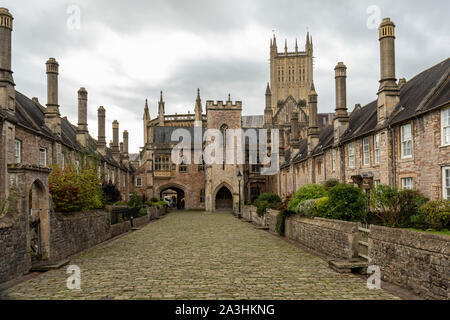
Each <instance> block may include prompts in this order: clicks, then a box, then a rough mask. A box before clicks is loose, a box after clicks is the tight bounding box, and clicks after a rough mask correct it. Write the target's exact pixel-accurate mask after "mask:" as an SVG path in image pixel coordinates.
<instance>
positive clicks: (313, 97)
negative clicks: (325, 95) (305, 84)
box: [308, 82, 319, 154]
mask: <svg viewBox="0 0 450 320" xmlns="http://www.w3.org/2000/svg"><path fill="white" fill-rule="evenodd" d="M308 107H309V117H308V154H310V153H311V152H312V151H313V150H314V148H315V147H316V146H317V144H318V143H319V126H318V125H317V92H316V89H315V88H314V82H312V83H311V88H310V89H309V93H308Z"/></svg>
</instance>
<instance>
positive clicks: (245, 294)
mask: <svg viewBox="0 0 450 320" xmlns="http://www.w3.org/2000/svg"><path fill="white" fill-rule="evenodd" d="M70 264H75V265H78V266H79V267H80V268H81V290H69V289H67V287H66V280H67V277H68V276H69V275H68V274H66V268H65V267H63V268H61V269H58V270H51V271H48V272H46V273H43V274H41V275H39V276H38V277H36V278H33V279H31V280H28V281H26V282H23V283H21V284H18V285H16V286H14V287H12V288H10V289H8V290H6V291H4V292H3V293H2V296H1V298H3V299H208V300H209V299H258V300H259V299H283V300H284V299H295V300H299V299H398V297H396V296H394V295H392V294H390V293H389V292H387V291H385V290H370V289H368V288H367V287H366V283H365V280H364V279H363V278H361V277H359V276H357V275H353V274H339V273H336V272H334V271H333V270H331V269H330V268H329V267H328V265H327V262H326V261H324V260H322V259H320V258H318V257H315V256H313V255H311V254H309V253H306V252H304V251H302V250H301V249H299V248H298V247H296V246H294V245H292V244H290V243H288V242H286V241H284V240H282V239H280V238H278V237H275V236H273V235H271V234H269V233H268V232H266V231H261V230H256V229H255V228H253V226H252V225H249V224H247V223H242V222H240V221H239V220H237V219H236V218H234V217H233V216H232V215H231V214H228V213H204V212H193V211H186V212H181V211H179V212H173V213H170V214H169V215H168V216H166V217H165V219H161V220H158V221H155V222H153V223H150V224H148V225H146V226H145V227H143V228H142V229H141V230H138V231H136V232H133V233H132V234H130V235H128V236H125V237H122V238H119V239H117V240H115V241H112V242H109V243H107V244H105V245H102V246H99V247H96V248H93V249H91V250H88V251H86V252H84V253H82V254H81V255H79V256H77V257H75V258H73V259H72V260H71V263H70Z"/></svg>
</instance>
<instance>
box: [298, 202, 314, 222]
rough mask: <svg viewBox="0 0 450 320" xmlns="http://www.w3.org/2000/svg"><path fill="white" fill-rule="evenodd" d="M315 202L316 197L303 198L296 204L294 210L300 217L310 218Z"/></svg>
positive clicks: (312, 214)
mask: <svg viewBox="0 0 450 320" xmlns="http://www.w3.org/2000/svg"><path fill="white" fill-rule="evenodd" d="M315 202H316V199H309V200H303V201H302V202H300V203H299V204H298V206H297V208H296V209H295V212H296V213H297V214H298V215H300V216H302V217H307V218H312V217H313V216H314V204H315Z"/></svg>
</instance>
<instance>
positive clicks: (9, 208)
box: [0, 196, 16, 218]
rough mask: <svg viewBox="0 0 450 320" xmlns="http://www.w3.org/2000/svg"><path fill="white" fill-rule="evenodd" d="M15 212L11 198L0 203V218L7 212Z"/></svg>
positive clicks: (14, 205)
mask: <svg viewBox="0 0 450 320" xmlns="http://www.w3.org/2000/svg"><path fill="white" fill-rule="evenodd" d="M15 210H16V201H15V199H14V198H13V197H12V196H9V197H8V198H7V199H5V200H3V201H1V202H0V218H1V217H2V216H3V215H5V214H6V213H7V212H14V211H15Z"/></svg>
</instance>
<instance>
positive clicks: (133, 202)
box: [127, 192, 143, 208]
mask: <svg viewBox="0 0 450 320" xmlns="http://www.w3.org/2000/svg"><path fill="white" fill-rule="evenodd" d="M142 205H143V203H142V196H141V195H139V194H138V193H137V192H134V193H133V194H132V195H131V197H130V200H129V201H128V204H127V206H128V208H137V207H142Z"/></svg>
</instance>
